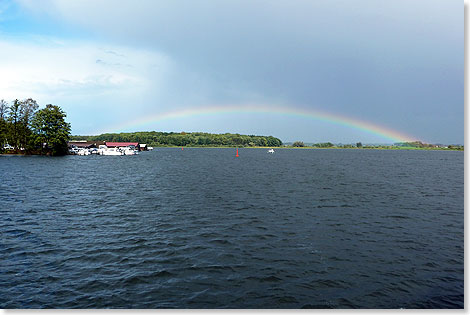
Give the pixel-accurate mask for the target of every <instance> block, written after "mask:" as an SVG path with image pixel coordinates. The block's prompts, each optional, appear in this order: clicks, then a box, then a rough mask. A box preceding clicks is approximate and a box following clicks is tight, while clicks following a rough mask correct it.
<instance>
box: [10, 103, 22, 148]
mask: <svg viewBox="0 0 470 315" xmlns="http://www.w3.org/2000/svg"><path fill="white" fill-rule="evenodd" d="M20 118H21V113H20V101H19V100H17V99H16V100H14V101H13V104H12V105H11V106H10V108H9V111H8V117H7V121H8V124H9V128H8V129H9V130H8V141H9V144H10V145H11V146H12V147H14V148H15V149H19V147H20V140H19V139H20V137H19V129H20Z"/></svg>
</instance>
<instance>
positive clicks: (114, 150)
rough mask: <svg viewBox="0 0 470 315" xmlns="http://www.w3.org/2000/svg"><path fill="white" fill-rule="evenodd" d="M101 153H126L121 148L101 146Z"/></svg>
mask: <svg viewBox="0 0 470 315" xmlns="http://www.w3.org/2000/svg"><path fill="white" fill-rule="evenodd" d="M98 153H99V155H124V152H122V151H121V149H119V148H108V147H106V148H102V147H101V146H100V148H99V149H98Z"/></svg>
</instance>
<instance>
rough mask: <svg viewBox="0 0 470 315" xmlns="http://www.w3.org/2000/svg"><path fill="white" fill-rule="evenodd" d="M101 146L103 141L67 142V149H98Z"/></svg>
mask: <svg viewBox="0 0 470 315" xmlns="http://www.w3.org/2000/svg"><path fill="white" fill-rule="evenodd" d="M101 144H104V141H85V140H78V141H69V142H68V146H69V148H85V149H90V148H98V147H99V146H100V145H101Z"/></svg>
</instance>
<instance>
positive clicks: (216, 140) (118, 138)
mask: <svg viewBox="0 0 470 315" xmlns="http://www.w3.org/2000/svg"><path fill="white" fill-rule="evenodd" d="M72 139H73V140H88V141H110V142H139V143H146V144H148V145H150V146H238V147H279V146H281V145H282V141H281V140H280V139H278V138H275V137H273V136H255V135H240V134H232V133H224V134H213V133H205V132H157V131H142V132H128V133H105V134H101V135H97V136H72Z"/></svg>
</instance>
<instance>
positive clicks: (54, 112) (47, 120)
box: [31, 104, 71, 155]
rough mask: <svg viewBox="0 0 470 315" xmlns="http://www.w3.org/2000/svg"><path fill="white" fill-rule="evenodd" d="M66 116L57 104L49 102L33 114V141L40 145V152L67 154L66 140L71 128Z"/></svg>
mask: <svg viewBox="0 0 470 315" xmlns="http://www.w3.org/2000/svg"><path fill="white" fill-rule="evenodd" d="M66 116H67V115H66V114H65V112H64V111H63V110H62V109H61V108H60V107H59V106H56V105H51V104H48V105H46V108H44V109H41V110H39V111H37V112H36V114H35V115H34V117H33V119H32V121H31V128H32V131H33V134H34V143H35V144H36V145H37V146H40V148H41V153H42V154H47V155H64V154H67V141H68V140H69V138H70V129H71V128H70V124H69V123H67V122H66V121H65V117H66Z"/></svg>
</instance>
